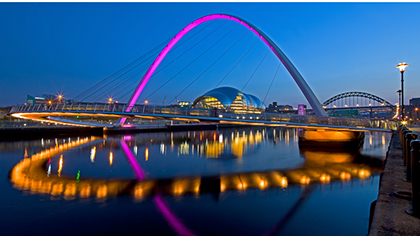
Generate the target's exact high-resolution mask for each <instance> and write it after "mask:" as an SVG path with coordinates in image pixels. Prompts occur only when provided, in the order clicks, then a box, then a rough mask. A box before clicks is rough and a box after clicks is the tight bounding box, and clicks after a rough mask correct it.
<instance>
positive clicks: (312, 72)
mask: <svg viewBox="0 0 420 236" xmlns="http://www.w3.org/2000/svg"><path fill="white" fill-rule="evenodd" d="M1 4H2V8H1V9H0V15H1V16H0V19H1V21H2V22H5V24H2V25H0V29H1V30H2V32H4V37H2V38H1V39H0V42H2V51H3V53H2V54H3V57H1V58H2V59H1V62H0V65H1V69H0V71H1V72H0V106H9V105H16V104H17V103H20V104H21V103H24V102H26V95H27V94H30V95H41V94H56V93H63V94H64V96H65V97H66V98H69V99H71V98H73V97H75V96H77V95H78V94H80V93H82V92H83V91H84V90H85V89H87V88H89V87H91V86H93V85H95V84H96V83H98V82H99V81H101V80H103V79H105V78H106V77H107V76H109V75H111V74H112V73H114V72H115V71H118V70H119V69H121V68H122V67H124V66H125V65H127V64H129V63H130V62H132V61H133V60H135V59H136V58H138V57H139V56H141V55H143V54H144V53H146V52H147V51H149V50H150V49H152V48H154V47H156V46H157V45H158V44H159V43H161V42H164V41H165V40H166V39H168V38H171V37H173V36H175V35H176V34H177V33H178V32H179V31H180V30H181V29H182V28H183V27H185V26H186V25H188V24H189V23H190V22H192V21H193V20H196V19H197V18H200V17H202V16H205V15H208V14H215V13H224V14H230V15H234V16H237V17H241V18H243V19H245V20H247V21H249V22H250V23H252V24H253V25H255V26H256V27H258V28H260V29H261V30H262V31H263V32H264V33H266V34H267V35H268V36H269V37H270V38H271V39H272V40H273V41H274V42H275V43H276V44H277V45H278V46H279V47H280V48H281V50H283V52H285V54H286V55H287V57H289V59H290V60H291V61H292V63H293V64H294V65H295V66H296V67H297V69H298V70H299V71H300V73H301V74H302V75H303V77H304V78H305V80H306V81H307V83H308V84H309V86H310V87H311V88H312V90H313V91H314V93H315V94H316V96H317V97H318V99H319V101H320V102H321V103H322V102H324V101H325V100H327V99H329V98H331V97H333V96H335V95H337V94H340V93H343V92H349V91H360V92H368V93H371V94H374V95H377V96H379V97H382V98H384V99H385V100H388V101H389V102H391V103H392V104H395V103H397V102H398V94H397V92H396V91H397V90H399V89H400V83H401V81H400V72H399V71H398V69H396V68H395V66H397V64H398V63H400V62H407V64H409V65H410V67H409V68H408V69H407V72H406V73H405V76H404V79H405V83H404V85H405V87H404V92H405V95H404V97H405V99H404V100H405V101H404V103H405V104H408V100H409V99H411V98H413V97H418V96H419V94H418V92H417V91H418V88H419V87H418V85H419V84H418V82H417V78H418V75H417V74H418V71H419V70H418V69H417V66H416V65H418V64H419V63H418V62H419V61H420V58H419V56H418V55H416V52H418V51H419V49H420V48H419V47H420V46H419V45H418V43H417V40H416V39H419V38H420V33H419V32H420V31H419V30H418V29H419V26H417V25H416V22H418V20H419V19H420V17H419V16H418V14H417V12H418V10H419V8H420V5H419V4H417V3H122V4H117V3H40V4H34V3H1ZM220 37H221V36H220V35H219V38H220ZM257 47H258V50H257V51H256V52H255V54H253V57H255V58H263V56H264V55H265V54H266V50H267V48H268V47H266V48H264V45H258V46H257ZM245 51H246V50H245ZM245 51H244V50H243V51H242V52H238V53H237V54H236V56H228V57H227V58H226V60H227V61H230V62H231V65H227V66H225V64H227V63H224V64H223V65H220V66H219V67H215V68H212V69H213V72H211V71H210V73H209V75H208V76H209V79H204V81H206V82H208V81H211V78H217V79H215V80H217V81H219V79H218V77H222V76H223V75H225V74H226V71H228V70H229V68H231V67H232V66H233V65H234V64H235V62H236V61H237V60H239V57H240V56H238V55H240V54H241V53H242V54H243V53H244V52H245ZM254 55H255V56H254ZM270 57H272V58H270ZM191 58H192V57H191ZM268 58H269V60H267V61H263V62H264V63H261V68H262V71H264V73H263V72H261V73H260V72H259V73H260V74H258V75H257V74H256V77H257V79H256V78H253V80H252V81H251V82H250V84H249V85H248V86H247V87H246V89H244V92H246V93H249V94H253V95H256V96H257V97H259V98H260V99H261V100H263V99H264V97H265V96H266V93H267V89H268V88H269V86H270V83H271V81H272V79H273V75H274V73H275V71H276V69H277V67H278V64H279V62H278V59H277V61H276V58H275V57H274V56H273V55H270V56H268ZM255 61H256V62H254V64H253V67H256V66H257V65H258V63H259V62H260V61H261V59H258V60H257V59H255ZM182 66H183V65H182V64H179V63H178V64H177V67H182ZM222 66H224V67H222ZM198 67H199V66H194V68H193V69H190V70H188V73H189V74H186V75H182V76H179V78H176V79H177V82H175V83H176V84H183V86H184V87H185V85H187V84H189V83H190V80H192V79H191V78H195V77H197V74H194V72H195V71H199V70H200V69H199V68H198ZM244 67H245V66H244ZM265 68H267V69H265ZM268 68H269V69H268ZM246 69H247V68H243V71H246ZM202 70H203V68H201V71H202ZM252 70H253V69H252ZM252 70H250V71H248V72H247V73H245V72H244V74H243V75H241V74H239V73H238V74H236V75H232V76H230V77H231V78H229V79H230V80H229V82H227V84H221V86H232V87H236V88H238V89H241V88H242V86H243V82H241V81H243V80H247V79H248V77H249V76H250V75H251V74H252ZM222 71H223V72H222ZM217 72H219V73H217ZM171 73H172V74H175V73H176V72H174V71H172V72H171ZM162 74H163V75H162V76H160V77H158V78H159V79H156V80H155V82H154V83H155V84H153V83H152V84H151V85H150V86H149V85H148V86H149V87H150V88H148V87H147V86H146V88H145V94H150V93H151V92H153V91H154V89H155V88H156V86H157V87H158V86H159V84H158V82H161V83H163V82H164V80H163V79H164V78H165V75H168V76H166V77H169V76H170V75H169V72H168V74H166V73H162ZM244 77H245V79H244ZM188 79H189V80H188ZM151 81H152V80H151ZM217 81H214V83H217ZM197 83H199V84H200V85H194V86H195V87H194V86H193V87H192V91H189V90H187V91H186V92H185V93H183V94H182V97H179V100H189V101H191V102H192V101H193V100H194V99H195V98H197V97H198V96H199V95H201V94H204V93H205V92H207V91H209V90H211V89H212V88H213V86H214V84H210V83H205V82H203V81H201V83H200V81H199V82H197ZM245 85H246V84H245ZM132 86H133V89H134V87H135V86H137V83H133V84H132ZM153 86H155V87H153ZM172 88H178V87H176V86H174V87H169V88H166V90H165V89H162V91H161V93H160V94H159V93H157V95H156V97H155V98H153V97H151V98H150V103H151V104H158V105H160V103H162V99H164V97H165V95H166V96H168V100H171V99H173V95H172V94H170V93H171V91H170V90H171V89H172ZM178 89H181V90H182V87H181V86H179V88H178ZM174 90H175V89H174ZM176 93H178V92H176ZM176 93H175V94H176ZM143 99H144V97H143ZM177 99H178V98H177ZM140 101H141V99H139V100H138V102H140ZM274 101H276V102H278V104H290V105H292V106H294V107H296V106H297V104H301V103H303V104H307V105H309V104H308V102H307V101H306V99H305V97H304V96H303V94H302V92H301V91H300V90H299V88H298V87H297V86H296V84H295V82H294V81H293V79H292V77H291V76H290V75H289V74H288V73H287V71H286V69H285V68H284V67H283V66H280V69H279V72H278V75H277V76H276V78H275V80H274V82H273V85H272V87H271V89H270V93H269V94H268V95H267V99H266V101H265V104H266V105H268V104H270V103H272V102H274Z"/></svg>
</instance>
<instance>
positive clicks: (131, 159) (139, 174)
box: [120, 140, 146, 180]
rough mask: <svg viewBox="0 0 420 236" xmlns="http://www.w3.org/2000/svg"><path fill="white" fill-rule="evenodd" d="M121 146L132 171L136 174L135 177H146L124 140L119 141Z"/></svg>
mask: <svg viewBox="0 0 420 236" xmlns="http://www.w3.org/2000/svg"><path fill="white" fill-rule="evenodd" d="M120 143H121V147H122V149H123V151H124V154H125V155H126V156H127V159H128V162H130V165H131V167H132V168H133V170H134V173H135V174H136V176H137V179H139V180H142V179H144V178H145V177H146V175H145V174H144V172H143V170H142V169H141V167H140V165H139V163H138V162H137V160H136V158H135V157H134V155H133V153H132V152H131V151H130V148H128V145H127V143H125V141H124V140H121V141H120Z"/></svg>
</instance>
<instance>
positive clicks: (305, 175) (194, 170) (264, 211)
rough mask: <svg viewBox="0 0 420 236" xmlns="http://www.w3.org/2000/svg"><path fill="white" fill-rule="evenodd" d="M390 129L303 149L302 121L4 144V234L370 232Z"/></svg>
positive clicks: (0, 151) (0, 165) (0, 172)
mask: <svg viewBox="0 0 420 236" xmlns="http://www.w3.org/2000/svg"><path fill="white" fill-rule="evenodd" d="M390 138H391V134H388V133H366V137H365V141H364V144H363V147H362V148H361V149H360V150H354V151H344V150H332V149H303V148H299V145H298V129H291V128H262V127H257V128H232V129H220V130H218V131H189V132H174V133H166V132H157V133H141V134H135V135H133V134H130V135H115V136H103V137H98V136H79V137H78V136H74V137H66V136H60V137H57V138H50V139H38V140H30V141H16V142H1V143H0V177H1V178H0V189H1V190H2V194H1V195H0V196H1V197H0V198H1V203H0V212H2V214H1V215H0V222H1V223H0V232H1V235H23V234H28V235H29V234H30V235H45V234H59V235H92V234H94V235H367V232H368V223H369V208H370V204H371V202H372V201H374V200H375V199H376V198H377V193H378V185H379V175H380V173H381V171H382V168H383V166H382V164H383V161H384V160H385V156H386V152H387V150H388V144H389V140H390Z"/></svg>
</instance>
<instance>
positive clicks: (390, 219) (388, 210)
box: [369, 131, 420, 236]
mask: <svg viewBox="0 0 420 236" xmlns="http://www.w3.org/2000/svg"><path fill="white" fill-rule="evenodd" d="M403 163H404V161H403V159H402V150H401V144H400V140H399V138H398V132H396V131H395V132H394V133H393V135H392V139H391V143H390V146H389V150H388V153H387V160H386V164H385V168H384V172H383V174H382V176H381V181H380V185H379V193H378V198H377V201H376V207H375V209H374V211H373V217H372V223H371V227H370V230H369V236H376V235H378V236H384V235H385V236H386V235H420V219H419V218H416V217H413V216H411V215H409V214H407V213H406V212H405V211H406V210H407V209H411V200H410V199H407V198H404V194H403V193H404V192H406V193H411V183H410V182H405V181H403V179H405V168H406V167H405V166H403ZM395 193H401V194H395ZM410 196H411V194H410ZM371 214H372V212H371Z"/></svg>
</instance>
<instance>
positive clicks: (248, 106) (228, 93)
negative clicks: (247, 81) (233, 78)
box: [192, 87, 266, 114]
mask: <svg viewBox="0 0 420 236" xmlns="http://www.w3.org/2000/svg"><path fill="white" fill-rule="evenodd" d="M192 107H195V108H206V109H221V110H225V111H226V112H233V113H240V114H245V113H261V112H263V111H264V110H265V108H266V107H265V105H264V103H263V102H262V101H261V100H260V99H259V98H257V97H256V96H254V95H250V94H246V93H244V92H241V91H239V90H238V89H235V88H231V87H220V88H216V89H213V90H210V91H208V92H206V93H205V94H203V95H202V96H200V97H198V98H197V99H196V100H195V101H194V102H193V103H192Z"/></svg>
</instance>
